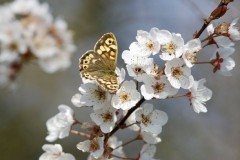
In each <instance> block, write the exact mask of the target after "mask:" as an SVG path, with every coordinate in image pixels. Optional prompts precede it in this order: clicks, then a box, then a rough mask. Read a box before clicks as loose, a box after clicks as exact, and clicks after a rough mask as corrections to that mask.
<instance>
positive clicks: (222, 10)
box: [210, 5, 227, 20]
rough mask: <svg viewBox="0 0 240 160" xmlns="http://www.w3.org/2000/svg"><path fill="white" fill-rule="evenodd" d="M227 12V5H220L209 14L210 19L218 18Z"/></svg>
mask: <svg viewBox="0 0 240 160" xmlns="http://www.w3.org/2000/svg"><path fill="white" fill-rule="evenodd" d="M226 12H227V6H226V5H221V6H219V7H217V8H216V9H215V10H214V11H213V12H212V13H211V15H210V19H211V20H214V19H218V18H220V17H222V16H223V15H224V14H225V13H226Z"/></svg>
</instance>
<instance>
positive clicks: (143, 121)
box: [141, 114, 151, 126]
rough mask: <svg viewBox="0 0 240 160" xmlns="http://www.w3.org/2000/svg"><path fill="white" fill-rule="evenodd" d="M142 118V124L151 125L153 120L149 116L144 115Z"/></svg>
mask: <svg viewBox="0 0 240 160" xmlns="http://www.w3.org/2000/svg"><path fill="white" fill-rule="evenodd" d="M141 118H142V121H141V122H142V123H143V124H144V125H145V126H147V125H148V124H149V123H151V120H150V118H149V116H145V115H144V114H141Z"/></svg>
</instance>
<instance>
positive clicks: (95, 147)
mask: <svg viewBox="0 0 240 160" xmlns="http://www.w3.org/2000/svg"><path fill="white" fill-rule="evenodd" d="M89 150H90V152H95V151H97V150H99V145H98V143H97V141H96V139H93V140H92V141H91V142H90V148H89Z"/></svg>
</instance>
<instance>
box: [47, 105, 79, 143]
mask: <svg viewBox="0 0 240 160" xmlns="http://www.w3.org/2000/svg"><path fill="white" fill-rule="evenodd" d="M58 110H59V113H58V114H57V115H55V116H54V117H52V118H50V119H49V120H48V121H47V123H46V124H47V129H48V132H49V133H48V134H49V135H48V136H47V137H46V140H47V141H49V142H53V141H55V140H57V139H58V138H60V139H62V138H65V137H67V136H68V135H69V132H70V129H71V126H72V124H73V123H74V122H75V120H74V118H73V114H74V112H73V110H72V109H71V108H70V107H68V106H66V105H63V104H62V105H59V106H58Z"/></svg>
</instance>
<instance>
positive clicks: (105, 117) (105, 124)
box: [90, 104, 117, 133]
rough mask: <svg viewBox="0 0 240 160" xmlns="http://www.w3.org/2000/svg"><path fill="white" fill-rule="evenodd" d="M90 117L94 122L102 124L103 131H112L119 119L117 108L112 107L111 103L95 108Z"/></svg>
mask: <svg viewBox="0 0 240 160" xmlns="http://www.w3.org/2000/svg"><path fill="white" fill-rule="evenodd" d="M90 117H91V119H92V121H93V122H95V123H96V124H97V125H98V126H100V128H101V130H102V132H103V133H109V132H111V131H112V130H113V127H114V126H115V123H116V121H117V116H116V109H115V108H113V107H111V105H110V104H108V105H106V106H104V107H103V108H100V109H96V110H94V113H91V114H90Z"/></svg>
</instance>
